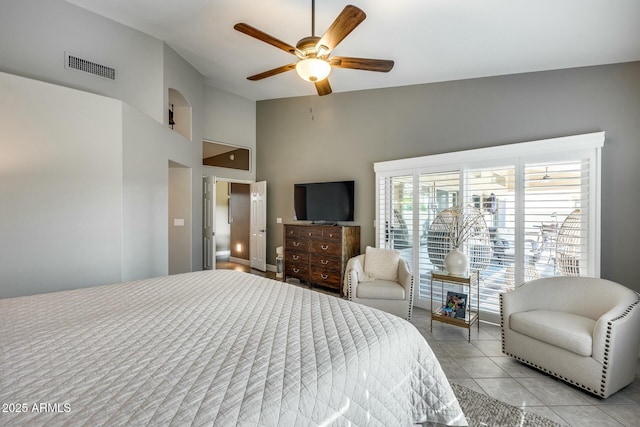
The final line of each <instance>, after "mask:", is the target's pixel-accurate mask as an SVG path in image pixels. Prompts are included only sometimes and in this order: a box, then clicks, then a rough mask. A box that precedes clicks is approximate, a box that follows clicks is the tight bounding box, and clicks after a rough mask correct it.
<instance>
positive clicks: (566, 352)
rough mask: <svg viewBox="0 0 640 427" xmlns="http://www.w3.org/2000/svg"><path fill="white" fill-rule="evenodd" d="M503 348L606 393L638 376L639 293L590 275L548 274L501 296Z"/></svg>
mask: <svg viewBox="0 0 640 427" xmlns="http://www.w3.org/2000/svg"><path fill="white" fill-rule="evenodd" d="M500 313H501V326H502V352H503V353H505V354H507V355H509V356H512V357H514V358H516V359H517V360H519V361H521V362H524V363H526V364H528V365H530V366H533V367H534V368H537V369H539V370H541V371H544V372H546V373H548V374H550V375H553V376H555V377H558V378H560V379H562V380H564V381H566V382H568V383H571V384H573V385H575V386H577V387H581V388H582V389H584V390H586V391H588V392H590V393H592V394H594V395H596V396H599V397H601V398H606V397H608V396H610V395H611V394H613V393H615V392H616V391H618V390H620V389H621V388H623V387H625V386H627V385H628V384H630V383H631V382H632V381H633V380H634V378H635V375H636V366H637V363H638V349H639V347H640V295H638V293H636V292H634V291H633V290H631V289H629V288H626V287H625V286H622V285H620V284H618V283H615V282H612V281H609V280H605V279H597V278H589V277H545V278H542V279H536V280H532V281H530V282H527V283H525V284H523V285H522V286H520V287H519V288H516V289H515V290H513V291H510V292H505V293H503V294H501V295H500Z"/></svg>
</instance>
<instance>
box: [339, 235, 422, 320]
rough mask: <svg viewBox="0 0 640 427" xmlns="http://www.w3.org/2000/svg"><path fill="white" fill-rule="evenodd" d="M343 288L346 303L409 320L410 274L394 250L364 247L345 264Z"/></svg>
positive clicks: (405, 263)
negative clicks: (360, 253) (355, 303)
mask: <svg viewBox="0 0 640 427" xmlns="http://www.w3.org/2000/svg"><path fill="white" fill-rule="evenodd" d="M344 286H345V288H346V290H345V294H346V295H347V297H348V299H349V301H354V302H357V303H360V304H363V305H367V306H369V307H373V308H377V309H379V310H383V311H386V312H387V313H391V314H395V315H396V316H399V317H402V318H403V319H406V320H411V311H412V308H413V274H411V271H410V270H409V265H408V264H407V262H406V261H405V260H403V259H401V258H400V254H399V252H398V251H395V250H390V249H379V248H371V247H367V251H366V253H365V254H362V255H358V256H356V257H354V258H351V259H350V260H349V262H348V263H347V268H346V274H345V284H344Z"/></svg>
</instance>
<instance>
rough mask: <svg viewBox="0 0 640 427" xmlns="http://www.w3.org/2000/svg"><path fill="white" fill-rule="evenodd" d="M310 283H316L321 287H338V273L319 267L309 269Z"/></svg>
mask: <svg viewBox="0 0 640 427" xmlns="http://www.w3.org/2000/svg"><path fill="white" fill-rule="evenodd" d="M310 280H311V282H313V283H318V284H321V285H323V286H329V287H332V288H339V287H340V272H338V271H334V270H325V269H323V268H322V267H320V266H316V265H314V266H312V267H311V279H310Z"/></svg>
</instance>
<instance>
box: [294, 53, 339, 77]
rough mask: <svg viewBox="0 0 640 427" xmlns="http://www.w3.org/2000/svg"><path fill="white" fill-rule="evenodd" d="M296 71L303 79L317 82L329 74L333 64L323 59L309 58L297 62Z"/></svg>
mask: <svg viewBox="0 0 640 427" xmlns="http://www.w3.org/2000/svg"><path fill="white" fill-rule="evenodd" d="M296 72H297V73H298V75H299V76H300V78H302V79H303V80H306V81H308V82H313V83H315V82H319V81H322V80H324V79H326V78H327V77H328V76H329V73H331V65H330V64H329V63H328V62H327V61H324V60H322V59H318V58H307V59H303V60H301V61H300V62H298V63H297V64H296Z"/></svg>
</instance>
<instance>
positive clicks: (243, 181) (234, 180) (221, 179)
mask: <svg viewBox="0 0 640 427" xmlns="http://www.w3.org/2000/svg"><path fill="white" fill-rule="evenodd" d="M209 177H210V178H212V179H213V182H214V185H215V184H217V183H218V182H226V183H229V184H231V183H237V184H247V185H249V186H251V185H252V184H254V183H255V182H256V181H255V180H250V179H237V178H225V177H221V176H215V175H203V177H202V178H203V179H205V178H209ZM202 198H203V204H204V191H203V194H202ZM216 207H217V206H216V198H215V197H214V198H213V200H212V206H211V214H212V215H213V216H214V219H215V212H216ZM204 221H205V219H204V215H203V218H202V226H203V233H202V240H203V242H204ZM213 224H214V228H213V234H214V235H215V233H216V229H215V220H214V222H213ZM249 245H251V239H250V240H249ZM249 251H251V246H250V247H249ZM212 256H213V269H214V270H215V264H216V263H215V257H216V256H215V253H213V254H212ZM203 260H204V251H203ZM231 261H232V262H237V263H239V264H245V265H250V261H251V259H248V260H244V259H238V258H234V259H231Z"/></svg>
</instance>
